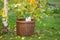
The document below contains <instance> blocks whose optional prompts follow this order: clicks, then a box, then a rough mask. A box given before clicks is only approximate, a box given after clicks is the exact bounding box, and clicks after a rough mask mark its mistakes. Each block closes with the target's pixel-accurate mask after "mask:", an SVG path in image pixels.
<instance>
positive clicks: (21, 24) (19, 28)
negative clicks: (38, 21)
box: [16, 19, 35, 36]
mask: <svg viewBox="0 0 60 40" xmlns="http://www.w3.org/2000/svg"><path fill="white" fill-rule="evenodd" d="M31 20H32V21H31V22H26V21H25V19H17V21H16V32H17V35H21V36H25V35H33V34H34V26H35V21H34V19H31Z"/></svg>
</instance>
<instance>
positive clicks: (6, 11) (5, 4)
mask: <svg viewBox="0 0 60 40" xmlns="http://www.w3.org/2000/svg"><path fill="white" fill-rule="evenodd" d="M7 13H8V10H7V0H4V8H3V13H2V25H3V28H2V31H3V32H7V31H8V23H7Z"/></svg>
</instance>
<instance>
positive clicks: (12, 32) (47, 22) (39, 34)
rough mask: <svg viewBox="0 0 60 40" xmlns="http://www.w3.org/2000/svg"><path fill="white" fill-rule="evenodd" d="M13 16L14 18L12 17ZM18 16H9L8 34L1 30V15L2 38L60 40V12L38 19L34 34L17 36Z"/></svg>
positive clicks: (1, 39) (0, 36) (8, 39)
mask: <svg viewBox="0 0 60 40" xmlns="http://www.w3.org/2000/svg"><path fill="white" fill-rule="evenodd" d="M12 17H13V18H12ZM15 21H16V17H15V14H14V13H13V14H9V16H8V24H9V26H8V28H9V31H8V33H6V34H2V32H1V28H2V25H1V17H0V40H23V39H22V38H24V40H60V38H59V37H60V14H53V15H49V16H48V17H45V16H44V17H43V18H41V19H40V21H36V24H35V25H36V26H35V29H36V30H35V31H36V33H35V34H34V35H32V36H25V37H21V36H17V35H16V28H15V27H16V22H15Z"/></svg>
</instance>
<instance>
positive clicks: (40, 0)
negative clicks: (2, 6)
mask: <svg viewBox="0 0 60 40" xmlns="http://www.w3.org/2000/svg"><path fill="white" fill-rule="evenodd" d="M10 1H11V0H10ZM10 1H9V4H8V9H9V10H11V11H13V12H14V13H16V16H17V17H18V18H26V17H28V16H31V17H32V18H35V19H37V20H40V14H43V13H45V14H52V13H53V10H54V8H55V7H53V6H50V5H49V4H48V2H47V0H18V1H16V0H15V1H14V0H13V1H12V3H10ZM13 2H14V3H13Z"/></svg>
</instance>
